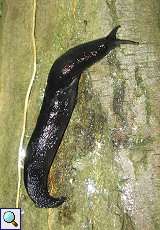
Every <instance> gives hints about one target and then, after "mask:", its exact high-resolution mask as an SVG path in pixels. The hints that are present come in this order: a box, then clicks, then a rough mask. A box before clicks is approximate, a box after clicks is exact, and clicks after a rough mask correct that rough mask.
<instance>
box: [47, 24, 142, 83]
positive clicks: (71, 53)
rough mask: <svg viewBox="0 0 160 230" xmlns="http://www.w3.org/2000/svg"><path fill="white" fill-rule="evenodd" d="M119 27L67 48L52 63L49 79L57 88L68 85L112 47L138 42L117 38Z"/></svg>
mask: <svg viewBox="0 0 160 230" xmlns="http://www.w3.org/2000/svg"><path fill="white" fill-rule="evenodd" d="M119 28H120V26H117V27H115V28H114V29H113V30H112V31H111V32H110V34H109V35H108V36H106V37H103V38H100V39H97V40H94V41H90V42H87V43H84V44H81V45H78V46H76V47H74V48H72V49H69V50H68V51H67V52H66V53H65V54H63V55H62V56H61V57H59V58H58V59H57V60H56V61H55V63H54V64H53V66H52V68H51V71H50V74H49V81H51V82H54V84H55V82H56V87H57V88H59V87H64V86H69V85H70V84H71V83H72V82H73V80H75V78H77V77H79V76H80V74H81V73H82V72H83V71H84V70H85V69H86V68H88V67H90V66H91V65H93V64H94V63H96V62H97V61H99V60H101V59H102V58H103V57H105V56H106V55H107V54H108V53H109V52H110V51H111V50H112V49H114V48H116V47H117V46H119V45H121V44H132V45H137V44H138V42H134V41H130V40H121V39H118V38H117V37H116V34H117V31H118V29H119Z"/></svg>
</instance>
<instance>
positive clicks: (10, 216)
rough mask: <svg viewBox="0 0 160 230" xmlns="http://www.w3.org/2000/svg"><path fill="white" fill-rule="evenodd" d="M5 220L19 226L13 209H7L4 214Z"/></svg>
mask: <svg viewBox="0 0 160 230" xmlns="http://www.w3.org/2000/svg"><path fill="white" fill-rule="evenodd" d="M3 220H4V221H5V222H6V223H11V224H13V225H14V226H15V227H17V226H18V224H17V222H16V221H15V215H14V213H13V212H11V211H7V212H5V213H4V215H3Z"/></svg>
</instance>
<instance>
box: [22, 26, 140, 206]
mask: <svg viewBox="0 0 160 230" xmlns="http://www.w3.org/2000/svg"><path fill="white" fill-rule="evenodd" d="M118 28H119V26H117V27H116V28H114V29H113V30H112V32H111V33H110V34H109V35H108V36H107V37H104V38H100V39H97V40H94V41H91V42H88V43H85V44H82V45H79V46H76V47H74V48H72V49H70V50H68V51H67V52H66V53H65V54H63V55H62V56H61V57H59V58H58V59H57V60H56V61H55V63H54V64H53V66H52V68H51V70H50V72H49V76H48V81H47V86H46V89H45V94H44V99H43V103H42V107H41V110H40V114H39V117H38V119H37V123H36V127H35V129H34V131H33V134H32V136H31V138H30V141H29V143H28V146H27V151H26V157H25V160H24V184H25V187H26V190H27V193H28V195H29V196H30V198H31V199H32V200H33V202H34V203H35V204H36V205H37V206H38V207H45V208H53V207H58V206H59V205H61V204H62V203H63V202H64V201H65V200H66V198H65V197H58V198H55V197H52V196H50V194H49V192H48V185H47V181H48V174H49V170H50V167H51V165H52V162H53V160H54V157H55V155H56V153H57V150H58V147H59V145H60V143H61V140H62V138H63V135H64V132H65V130H66V128H67V125H68V123H69V120H70V118H71V115H72V112H73V109H74V107H75V104H76V99H77V93H78V83H79V79H80V76H81V73H82V72H83V71H84V70H85V69H86V68H88V67H90V66H91V65H93V64H94V63H96V62H97V61H99V60H100V59H102V58H103V57H105V56H106V55H107V54H108V53H109V52H110V51H111V50H112V49H114V48H115V47H117V46H119V45H120V44H137V43H136V42H133V41H129V40H119V39H117V38H116V32H117V30H118Z"/></svg>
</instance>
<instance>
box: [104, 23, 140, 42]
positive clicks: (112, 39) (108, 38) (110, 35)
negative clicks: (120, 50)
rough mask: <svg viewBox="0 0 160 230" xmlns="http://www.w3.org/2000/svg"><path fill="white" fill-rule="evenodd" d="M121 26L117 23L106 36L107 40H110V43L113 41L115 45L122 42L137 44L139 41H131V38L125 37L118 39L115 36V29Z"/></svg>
mask: <svg viewBox="0 0 160 230" xmlns="http://www.w3.org/2000/svg"><path fill="white" fill-rule="evenodd" d="M120 27H121V26H120V25H118V26H116V27H115V28H114V29H113V30H112V31H111V33H110V34H109V35H108V36H107V37H106V38H107V40H108V41H109V42H110V43H113V44H114V45H115V46H120V45H122V44H130V45H139V42H135V41H131V40H125V39H118V38H117V37H116V35H117V31H118V29H119V28H120Z"/></svg>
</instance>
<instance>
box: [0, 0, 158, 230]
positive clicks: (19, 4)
mask: <svg viewBox="0 0 160 230" xmlns="http://www.w3.org/2000/svg"><path fill="white" fill-rule="evenodd" d="M1 2H2V3H3V4H2V9H1V10H0V15H1V17H0V24H1V29H0V41H1V48H0V60H1V62H0V71H1V78H0V89H1V91H0V111H1V119H0V128H1V133H0V146H1V148H0V159H1V167H0V178H1V181H0V207H15V203H16V194H17V163H18V147H19V141H20V135H21V131H22V123H23V109H24V101H25V96H26V92H27V89H28V85H29V82H30V79H31V76H32V72H33V44H32V42H33V41H32V36H31V33H32V29H33V28H32V27H33V0H27V1H26V0H24V1H21V0H16V1H10V0H5V1H1ZM159 11H160V3H159V1H158V0H144V1H138V0H127V1H120V0H117V1H115V0H99V1H91V0H88V1H87V0H81V1H80V0H70V1H68V0H67V1H64V0H61V1H58V0H55V1H50V0H46V1H43V0H37V1H36V25H35V42H36V51H37V63H36V64H37V68H36V69H37V71H36V76H35V80H34V84H33V87H32V92H31V95H30V100H29V105H28V115H27V126H26V132H25V140H24V144H25V146H24V147H26V145H27V142H28V140H29V137H30V135H31V133H32V131H33V128H34V126H35V122H36V119H37V116H38V113H39V109H40V106H41V103H42V99H43V91H44V88H45V84H46V79H47V74H48V71H49V69H50V67H51V65H52V63H53V62H54V60H55V59H56V58H57V57H59V56H60V55H61V54H62V53H64V52H65V51H66V50H67V49H68V48H69V47H73V46H74V45H77V44H79V43H82V42H85V41H89V40H92V39H95V38H98V37H101V36H104V35H107V34H108V33H109V32H110V30H111V29H112V28H113V27H114V26H115V25H118V24H120V25H121V26H122V27H121V29H120V30H119V34H118V36H119V37H121V38H126V39H131V40H135V41H139V42H140V45H139V46H137V47H135V46H134V47H133V46H130V45H124V46H122V47H121V48H117V49H116V50H114V51H113V52H112V53H111V54H110V55H109V56H108V57H106V58H104V59H103V60H102V61H101V62H99V63H97V64H96V65H94V66H93V67H92V68H90V69H88V70H87V71H86V72H85V73H83V75H82V77H81V81H80V85H79V96H78V103H77V105H76V108H75V110H74V112H73V116H72V118H71V121H70V124H69V126H68V129H67V131H66V133H65V136H64V138H63V141H62V144H61V146H60V149H59V151H58V153H57V156H56V159H55V161H54V163H53V167H52V169H51V172H50V175H49V188H50V191H51V193H52V194H54V195H56V196H58V195H60V194H62V195H66V196H67V197H68V199H67V202H66V203H65V204H64V205H63V206H62V207H59V208H57V209H38V208H36V207H35V205H34V204H33V203H32V202H31V201H30V199H29V197H28V195H27V194H26V192H25V189H24V186H23V180H22V182H21V196H20V201H19V205H20V207H21V208H22V210H23V212H24V215H23V218H22V222H23V228H24V229H25V230H27V229H30V228H34V229H35V230H36V229H42V230H43V229H49V230H51V229H59V230H61V229H65V230H72V229H98V230H103V229H108V230H109V229H115V230H121V229H123V230H124V229H126V230H133V229H137V230H154V229H156V230H158V229H159V226H160V182H159V176H160V166H159V165H160V154H159V145H160V141H159V137H160V132H159V130H160V122H159V120H160V119H159V114H160V106H159V96H160V95H159V92H160V85H159V70H160V69H159V57H160V48H159V47H160V42H159V37H160V16H159Z"/></svg>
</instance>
